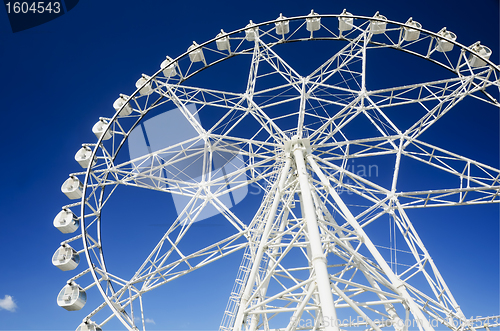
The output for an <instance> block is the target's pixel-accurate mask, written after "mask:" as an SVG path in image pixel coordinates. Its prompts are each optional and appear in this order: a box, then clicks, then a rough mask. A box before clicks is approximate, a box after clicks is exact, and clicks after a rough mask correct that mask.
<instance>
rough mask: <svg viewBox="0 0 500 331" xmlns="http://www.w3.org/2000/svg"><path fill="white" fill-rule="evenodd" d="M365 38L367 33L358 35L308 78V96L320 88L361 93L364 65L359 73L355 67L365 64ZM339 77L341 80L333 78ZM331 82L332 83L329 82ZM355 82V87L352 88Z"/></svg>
mask: <svg viewBox="0 0 500 331" xmlns="http://www.w3.org/2000/svg"><path fill="white" fill-rule="evenodd" d="M365 38H366V34H365V33H363V34H360V35H358V36H357V37H356V38H354V39H352V40H351V41H350V42H349V43H348V44H347V45H346V46H345V47H344V48H342V49H341V50H340V51H338V52H337V53H336V54H335V55H333V56H332V57H331V58H329V59H328V60H327V61H326V62H325V63H323V64H322V65H321V66H319V67H318V68H317V69H316V70H314V71H313V72H312V73H311V74H309V76H307V78H308V83H309V84H310V87H309V89H308V90H307V94H312V93H314V92H315V90H316V89H318V88H319V87H329V88H333V89H339V90H343V91H348V92H354V91H357V92H359V91H360V90H361V89H362V82H360V81H359V79H360V78H361V77H362V76H363V75H364V73H363V68H364V65H363V66H362V68H359V69H358V70H359V71H357V70H355V69H354V68H353V66H355V65H358V64H359V63H364V62H365V57H366V56H365V51H366V50H365ZM358 62H359V63H358ZM337 76H338V77H339V79H337V80H335V79H333V80H332V78H334V77H337ZM329 80H332V81H330V82H328V81H329ZM327 82H328V83H327ZM353 82H354V86H351V85H352V84H353Z"/></svg>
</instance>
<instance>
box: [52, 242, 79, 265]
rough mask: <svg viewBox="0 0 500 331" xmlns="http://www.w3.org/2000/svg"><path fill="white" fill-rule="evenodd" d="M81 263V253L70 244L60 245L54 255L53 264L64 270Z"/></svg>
mask: <svg viewBox="0 0 500 331" xmlns="http://www.w3.org/2000/svg"><path fill="white" fill-rule="evenodd" d="M79 263H80V255H78V253H77V252H76V251H75V250H74V249H73V248H72V247H71V246H69V245H63V246H61V247H59V248H58V249H57V250H56V252H55V253H54V255H53V256H52V264H53V265H55V266H56V267H58V268H59V269H61V270H62V271H68V270H73V269H75V268H76V267H77V266H78V264H79Z"/></svg>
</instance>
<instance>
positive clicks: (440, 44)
mask: <svg viewBox="0 0 500 331" xmlns="http://www.w3.org/2000/svg"><path fill="white" fill-rule="evenodd" d="M438 35H439V36H441V37H443V38H448V39H450V40H452V41H455V40H457V35H456V34H454V33H453V32H450V31H447V30H446V28H442V29H441V31H439V32H438ZM452 49H453V43H452V42H450V41H448V40H444V39H441V38H438V39H437V45H436V51H438V52H441V53H443V52H449V51H451V50H452Z"/></svg>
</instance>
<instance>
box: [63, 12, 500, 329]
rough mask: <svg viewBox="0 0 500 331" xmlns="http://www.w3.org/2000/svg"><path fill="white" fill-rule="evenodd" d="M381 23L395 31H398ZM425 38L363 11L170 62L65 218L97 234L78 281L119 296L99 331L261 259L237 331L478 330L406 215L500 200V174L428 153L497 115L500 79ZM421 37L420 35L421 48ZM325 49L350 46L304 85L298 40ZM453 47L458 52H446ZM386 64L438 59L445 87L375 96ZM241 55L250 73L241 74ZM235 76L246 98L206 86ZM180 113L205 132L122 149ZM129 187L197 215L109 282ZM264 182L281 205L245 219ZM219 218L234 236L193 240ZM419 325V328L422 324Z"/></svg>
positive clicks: (234, 325) (413, 87) (237, 301)
mask: <svg viewBox="0 0 500 331" xmlns="http://www.w3.org/2000/svg"><path fill="white" fill-rule="evenodd" d="M350 18H355V19H356V21H355V23H351V25H350V26H351V28H350V29H348V30H344V31H340V32H336V31H339V30H338V27H337V24H338V23H337V22H339V20H348V19H350ZM315 22H317V24H318V29H316V30H315V29H314V28H311V27H314V24H316V23H315ZM346 22H349V21H346ZM377 24H379V25H377ZM380 24H385V25H384V29H383V31H382V32H380V31H381V30H380ZM411 24H413V23H412V21H409V22H407V23H405V24H402V23H397V22H393V21H388V20H387V19H385V18H384V17H383V16H379V15H377V16H375V17H372V18H369V17H361V16H352V15H350V14H348V13H343V14H342V15H317V14H314V15H313V14H311V15H309V16H303V17H295V18H289V19H286V18H283V17H281V18H280V19H278V20H276V21H272V22H266V23H262V24H259V25H257V24H250V25H249V26H247V27H246V28H244V29H240V30H237V31H234V32H231V33H224V32H221V34H219V35H218V36H217V38H215V39H213V40H211V41H209V42H206V43H204V44H201V45H198V44H194V45H193V46H192V47H190V49H189V50H188V52H186V53H185V54H183V55H182V56H180V57H178V58H176V59H170V58H168V59H167V64H162V68H161V70H160V71H158V72H157V73H155V74H154V75H153V76H147V75H143V80H142V83H141V84H140V85H139V86H137V87H138V89H137V90H136V92H134V93H133V94H132V95H131V96H124V97H123V99H124V100H125V101H124V102H123V103H122V104H121V106H120V107H117V113H116V115H115V116H114V117H113V118H101V119H100V121H101V122H102V123H103V125H104V131H103V132H102V133H100V134H99V135H98V137H99V140H98V142H97V143H95V144H84V148H88V149H89V151H91V156H90V159H91V160H93V162H90V163H89V165H88V167H87V169H86V171H83V172H79V173H73V174H71V175H70V176H71V177H73V178H79V179H81V180H82V183H83V184H82V187H83V195H82V198H81V201H80V202H77V203H74V204H71V205H67V206H64V207H63V208H64V209H66V210H74V212H75V214H78V212H77V209H79V214H78V215H75V218H76V219H78V220H79V221H80V222H81V225H82V234H80V235H78V236H75V237H73V238H71V239H68V240H66V241H64V242H63V243H62V244H63V245H68V244H69V243H72V244H76V243H77V242H76V240H77V239H81V238H83V240H82V244H83V248H82V249H81V250H80V251H78V252H79V253H83V252H84V253H85V255H86V258H87V260H88V262H89V267H88V269H86V270H84V271H83V272H81V273H80V274H78V275H77V276H75V277H73V278H71V279H70V280H69V281H68V282H69V283H73V282H76V281H77V280H78V282H79V283H81V282H85V281H88V282H89V283H90V285H89V286H87V287H85V288H83V290H88V289H90V288H91V287H92V286H94V285H97V288H98V290H99V291H100V292H101V294H102V295H103V297H104V302H103V303H102V304H101V305H99V306H98V307H97V308H95V309H94V310H93V311H91V312H90V313H88V315H87V316H86V317H85V318H84V323H93V322H91V319H92V320H95V319H96V318H97V316H102V317H101V319H100V321H99V322H98V323H96V324H95V325H98V326H101V327H102V326H103V325H105V324H106V323H107V322H109V321H110V320H111V319H112V318H114V317H117V318H118V319H119V320H120V321H121V322H122V323H123V324H124V325H125V326H126V327H127V328H128V329H129V330H136V329H137V330H138V329H143V330H145V329H146V324H145V315H144V309H143V302H142V300H143V295H144V294H145V293H146V292H149V291H151V290H152V289H154V288H157V287H159V286H160V285H163V284H166V283H169V282H170V281H172V280H174V279H176V278H179V277H181V276H183V275H185V274H187V273H190V272H191V271H194V270H196V269H199V268H201V267H203V266H205V265H207V264H209V263H211V262H214V261H216V260H219V259H221V258H223V257H225V256H227V255H229V254H231V253H233V252H236V251H245V253H244V258H243V262H242V265H241V267H240V270H239V272H238V276H237V280H236V283H235V287H234V289H233V291H232V293H231V296H230V300H229V303H228V307H227V309H226V311H225V314H224V317H223V321H222V325H221V330H222V331H225V330H237V331H239V330H249V331H253V330H266V331H267V330H271V329H280V330H286V331H293V330H303V329H307V330H316V329H318V330H320V329H324V330H347V329H353V330H358V329H368V330H380V329H382V328H394V329H395V330H397V331H402V330H407V329H408V328H410V329H412V328H413V329H415V328H418V329H420V330H426V331H429V330H433V325H432V323H431V322H430V320H431V319H432V320H436V321H438V322H439V323H440V324H441V325H444V326H446V327H449V328H450V329H452V330H465V329H470V330H473V329H474V328H475V327H474V326H473V324H474V323H473V322H474V321H470V320H468V319H467V318H466V317H465V316H464V314H463V313H462V311H461V310H460V308H459V305H458V304H457V302H456V301H455V299H454V298H453V295H452V294H451V292H450V289H449V288H448V287H447V286H446V283H445V282H444V279H443V277H442V276H441V275H440V273H439V271H438V269H437V267H436V265H435V264H434V262H433V260H432V258H431V256H430V255H429V252H428V251H427V250H426V249H425V247H424V244H423V243H422V241H421V240H420V238H419V236H418V234H417V232H416V231H415V229H414V227H413V225H412V223H411V221H410V219H409V217H408V216H407V213H406V210H407V209H410V208H424V207H431V206H432V207H434V206H456V205H468V204H469V205H470V204H484V203H497V202H499V201H500V198H499V189H500V182H499V181H500V171H499V170H498V168H497V167H495V166H490V165H486V164H482V163H480V162H477V161H474V160H472V159H470V158H467V157H465V156H462V155H459V154H457V153H454V152H451V151H448V150H445V149H443V148H440V147H438V146H434V145H433V144H430V143H428V142H425V141H423V140H421V136H422V135H423V133H424V132H426V131H427V130H428V129H430V128H431V126H432V125H433V124H435V123H436V122H437V121H438V120H439V119H441V118H442V117H443V116H444V115H446V114H447V113H448V112H451V111H452V110H453V108H454V107H455V106H457V105H458V104H460V103H461V102H462V101H463V100H464V99H472V100H473V101H476V103H477V104H479V105H480V107H486V108H489V109H492V110H491V111H498V110H497V108H498V107H499V103H498V101H497V100H495V99H494V98H493V97H492V94H494V93H496V91H498V87H499V86H500V84H499V80H498V74H499V68H498V67H497V66H495V65H494V64H492V63H491V62H489V60H488V59H487V58H486V57H485V56H484V54H482V53H478V52H476V48H477V47H479V46H480V45H479V44H475V45H474V47H476V48H474V47H465V46H463V45H461V44H458V43H457V42H456V41H455V40H454V39H452V38H451V37H450V36H449V35H444V34H442V33H441V34H439V33H438V34H436V33H432V32H429V31H426V30H423V29H421V28H420V27H418V26H414V25H411ZM285 26H286V27H287V29H288V30H287V29H285V28H284V27H285ZM408 29H411V31H418V36H416V37H412V38H413V39H412V38H409V37H406V36H407V34H406V33H407V31H408ZM408 39H410V40H408ZM314 40H321V42H325V41H326V42H327V43H329V42H330V41H333V40H338V41H339V44H337V45H340V47H338V48H337V49H335V48H326V49H327V50H328V52H330V51H331V50H332V49H333V51H332V52H331V54H327V57H326V58H325V59H326V60H325V59H323V60H322V62H321V64H320V65H319V66H317V67H316V69H314V70H312V71H310V72H309V73H306V74H305V75H304V74H302V75H301V74H299V73H298V72H299V71H300V70H297V69H295V68H294V66H292V65H291V64H290V63H291V62H290V61H288V58H287V56H288V57H290V55H287V54H286V47H287V45H286V44H289V43H290V44H293V45H295V42H297V41H303V42H305V41H308V42H312V41H314ZM446 43H448V44H446ZM301 44H302V43H301ZM305 44H307V43H305ZM449 45H452V46H454V48H453V49H452V50H449V51H443V50H444V49H445V46H449ZM440 47H441V48H440ZM385 50H391V51H392V50H394V51H395V50H399V51H402V52H406V53H409V54H411V55H414V58H415V59H416V60H418V61H420V62H417V63H423V62H425V63H426V64H428V63H431V64H432V63H433V64H434V67H436V68H439V69H440V70H441V71H440V73H442V74H443V75H442V77H441V78H439V79H436V80H430V81H426V82H413V83H405V84H402V85H397V86H393V87H384V88H378V87H376V88H373V87H372V86H370V84H368V83H367V81H370V77H369V68H370V63H371V62H367V59H368V58H370V56H374V57H376V56H377V55H376V54H377V52H383V51H385ZM235 56H237V58H241V59H242V60H241V61H243V62H242V63H245V65H240V64H238V65H237V66H236V67H234V68H233V67H231V66H230V64H229V63H230V61H231V60H232V58H233V57H235ZM226 60H227V61H226ZM478 61H482V62H478ZM478 63H479V64H481V65H478ZM226 65H227V67H224V68H226V69H225V70H234V72H233V73H232V75H233V76H234V77H239V78H241V76H238V75H239V74H241V75H243V76H244V77H245V78H244V79H245V80H246V81H245V82H244V84H242V85H241V86H240V85H237V84H234V85H232V84H229V86H226V87H224V88H220V89H219V88H216V87H213V88H205V87H203V86H207V85H208V84H210V83H211V78H210V75H216V74H217V68H218V66H226ZM242 68H243V70H242V72H239V71H238V70H240V71H241V69H242ZM445 69H448V71H447V70H445ZM198 77H199V78H198ZM205 77H208V79H207V78H205ZM237 86H240V87H241V90H237V89H236V87H237ZM233 87H234V88H233ZM474 99H476V100H474ZM171 109H175V110H176V111H178V112H179V114H181V115H182V118H183V119H184V120H185V121H186V123H189V125H190V127H191V128H192V129H193V130H194V132H196V135H194V136H193V137H192V138H189V139H186V140H183V141H180V142H176V143H174V144H170V145H166V146H161V147H160V148H155V147H154V146H153V145H154V144H153V143H149V144H148V145H147V147H148V152H147V153H144V154H143V155H141V156H138V157H134V158H127V155H125V154H126V152H123V151H122V149H123V148H124V146H126V144H127V139H129V138H130V137H131V135H133V134H134V132H137V130H139V129H140V128H141V125H143V123H147V121H153V120H154V117H150V118H148V116H150V115H151V114H160V113H161V111H168V110H171ZM193 109H194V110H193ZM398 109H402V110H400V111H402V112H408V117H409V118H411V119H412V123H410V124H409V125H406V126H403V125H400V124H397V123H396V122H397V121H395V120H394V119H393V117H392V116H393V115H394V114H395V113H394V110H398ZM410 109H411V110H410ZM155 112H156V113H155ZM450 116H452V115H450ZM106 130H107V131H106ZM134 130H135V131H134ZM106 134H108V137H106ZM120 151H122V152H121V153H120ZM235 160H240V161H241V162H234V161H235ZM371 160H376V161H373V162H376V163H377V164H378V167H379V168H381V167H383V168H385V169H393V170H391V174H390V176H387V178H371V177H367V176H366V174H365V173H360V172H359V171H356V170H354V168H353V167H351V168H350V167H349V165H350V164H352V162H353V161H356V162H358V164H362V163H363V164H370V162H372V161H371ZM405 160H412V161H413V162H417V163H418V164H419V165H420V167H421V168H422V169H424V170H423V171H432V172H433V173H434V174H438V176H439V177H440V178H442V182H439V183H435V185H436V187H431V188H428V189H420V188H417V189H416V188H414V187H407V186H405V185H400V173H401V172H402V169H403V168H404V163H405V162H406V161H405ZM214 162H218V164H217V165H214ZM402 164H403V166H402ZM193 169H195V170H196V171H193ZM194 174H196V175H194ZM124 185H125V186H133V187H138V188H142V189H149V190H155V191H159V192H166V193H171V194H173V195H182V196H184V197H186V198H187V201H188V202H187V203H186V205H185V208H184V209H183V210H182V212H180V213H179V214H178V216H177V218H175V220H174V221H173V222H172V223H171V225H170V227H169V228H168V230H167V231H166V232H165V234H164V235H163V236H162V237H161V239H160V240H159V242H158V244H156V246H154V248H153V249H152V251H151V253H150V254H149V256H147V258H146V259H145V260H144V262H143V263H142V265H140V266H139V268H138V269H137V270H136V272H135V273H134V275H133V276H132V277H131V278H127V279H124V278H122V277H120V276H118V275H115V274H114V273H113V271H112V270H107V267H106V264H105V262H104V254H103V252H102V250H101V247H102V243H101V234H100V227H101V222H106V220H104V219H103V220H101V211H102V210H103V209H104V207H105V206H106V205H107V203H108V201H109V200H110V199H111V198H112V196H113V195H114V193H115V191H117V190H119V187H120V186H124ZM249 185H257V186H258V187H260V188H261V189H262V190H263V192H264V198H263V200H262V203H261V205H260V207H259V206H257V208H255V209H254V210H252V211H251V213H252V215H254V216H253V218H248V217H247V216H242V215H236V214H235V213H234V212H233V211H232V209H231V208H229V207H228V206H227V203H226V202H225V201H224V196H227V195H228V194H230V193H234V192H236V191H237V190H238V189H242V188H244V187H248V186H249ZM138 192H140V191H138ZM208 207H210V208H215V209H216V210H217V213H219V214H220V215H222V217H224V218H225V220H227V222H228V224H229V226H230V227H231V228H232V230H233V234H231V235H229V236H226V237H224V238H219V239H220V240H215V241H214V242H213V243H211V244H209V245H204V246H203V245H202V246H200V247H196V245H185V244H183V243H185V241H187V240H189V239H188V238H189V231H190V228H191V227H192V225H193V224H194V222H196V221H197V220H198V218H199V217H200V215H201V214H202V213H203V211H204V209H205V208H208ZM382 220H384V221H383V222H387V220H389V222H390V224H391V226H392V229H393V231H392V232H391V234H390V240H389V241H388V242H378V241H377V240H375V239H374V238H375V237H376V235H372V234H373V233H376V232H377V224H378V222H382ZM388 237H389V236H388ZM396 242H397V247H396V244H395V243H396ZM80 278H81V279H80ZM106 307H109V308H110V309H111V313H110V310H109V309H104V308H106ZM134 307H135V308H134ZM408 320H412V321H413V320H416V321H418V322H417V323H416V324H415V322H413V323H414V324H413V326H410V327H408V326H407V325H406V326H405V321H408ZM333 321H335V323H333ZM337 321H339V322H337ZM330 322H331V323H330ZM304 323H305V324H304ZM307 323H309V324H307ZM88 325H91V324H88ZM491 326H492V325H491V324H490V325H489V326H488V325H487V324H483V325H482V327H486V328H487V327H491ZM493 326H494V325H493Z"/></svg>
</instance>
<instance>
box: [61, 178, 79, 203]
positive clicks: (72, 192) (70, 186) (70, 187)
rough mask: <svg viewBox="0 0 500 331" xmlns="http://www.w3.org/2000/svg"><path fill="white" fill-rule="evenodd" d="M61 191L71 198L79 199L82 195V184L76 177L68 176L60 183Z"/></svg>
mask: <svg viewBox="0 0 500 331" xmlns="http://www.w3.org/2000/svg"><path fill="white" fill-rule="evenodd" d="M61 191H62V193H64V194H66V196H67V197H68V198H70V199H71V200H75V199H81V198H82V195H83V184H82V182H80V180H79V179H78V178H77V177H69V178H68V179H66V180H65V181H64V183H63V184H62V186H61Z"/></svg>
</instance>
